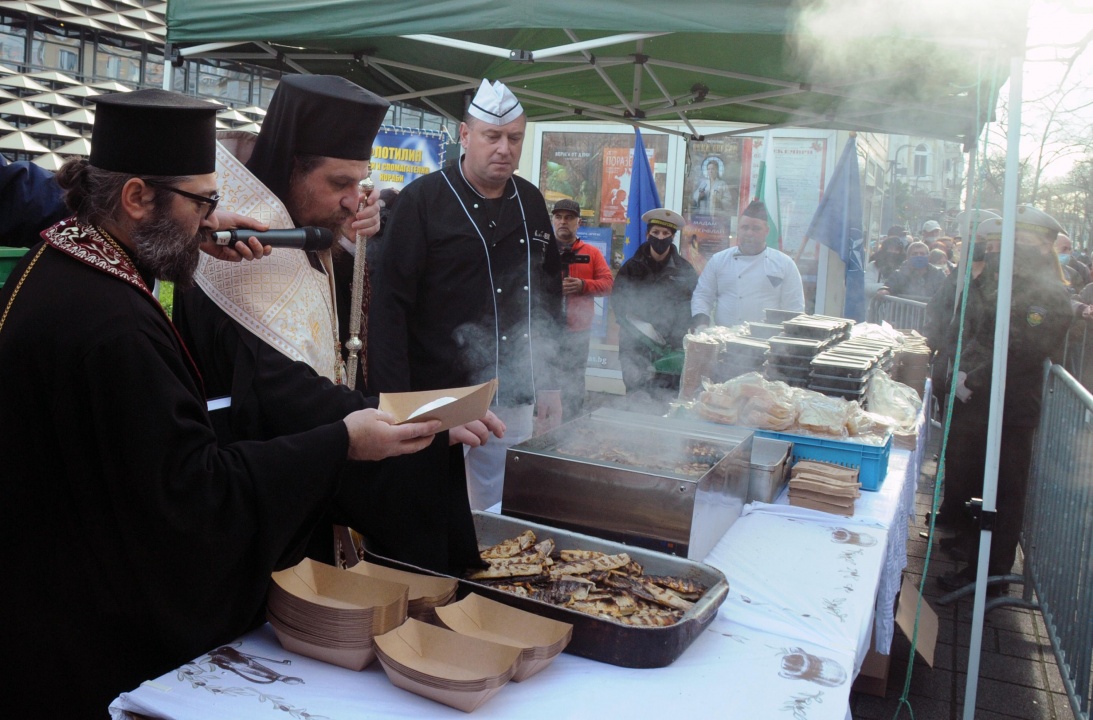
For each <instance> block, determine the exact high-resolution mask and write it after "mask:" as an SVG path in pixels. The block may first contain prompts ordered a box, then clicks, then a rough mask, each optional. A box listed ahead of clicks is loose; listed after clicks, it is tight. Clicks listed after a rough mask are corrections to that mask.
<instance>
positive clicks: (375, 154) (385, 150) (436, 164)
mask: <svg viewBox="0 0 1093 720" xmlns="http://www.w3.org/2000/svg"><path fill="white" fill-rule="evenodd" d="M446 142H447V139H446V138H445V136H444V133H442V132H439V131H434V130H418V129H415V128H402V127H392V126H390V125H384V126H383V127H381V128H380V131H379V134H378V135H376V141H375V143H373V144H372V182H374V183H375V184H376V189H377V190H382V189H384V188H395V189H397V190H401V189H402V188H404V187H406V186H407V185H409V184H410V183H411V182H413V181H414V180H417V179H418V178H419V177H421V176H422V175H428V174H429V173H431V172H432V171H434V170H439V169H440V167H441V166H442V165H443V164H444V147H445V143H446Z"/></svg>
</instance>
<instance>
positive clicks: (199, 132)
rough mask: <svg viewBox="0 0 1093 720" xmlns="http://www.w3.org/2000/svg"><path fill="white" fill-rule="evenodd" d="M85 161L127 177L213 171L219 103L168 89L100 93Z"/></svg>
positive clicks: (193, 173)
mask: <svg viewBox="0 0 1093 720" xmlns="http://www.w3.org/2000/svg"><path fill="white" fill-rule="evenodd" d="M92 101H93V102H94V103H95V125H94V127H93V129H92V131H91V157H90V159H89V160H88V162H89V163H90V164H91V165H92V166H94V167H97V168H99V169H100V170H112V171H114V172H121V173H130V174H132V175H207V174H208V173H211V172H216V113H217V111H219V110H223V109H224V106H223V105H218V104H216V103H212V102H207V101H205V100H198V99H197V98H195V97H190V96H188V95H182V94H179V93H175V92H169V91H167V90H136V91H134V92H126V93H115V94H112V95H100V96H99V97H95V98H92Z"/></svg>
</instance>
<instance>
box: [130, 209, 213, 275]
mask: <svg viewBox="0 0 1093 720" xmlns="http://www.w3.org/2000/svg"><path fill="white" fill-rule="evenodd" d="M201 236H202V233H201V232H198V233H197V234H196V235H191V234H189V233H187V232H186V231H185V230H183V229H182V228H181V226H180V225H179V224H178V223H177V222H175V220H174V219H173V218H172V217H171V216H170V213H168V212H165V211H164V212H161V211H160V210H159V209H158V208H157V209H156V210H155V212H154V214H153V216H152V218H151V219H150V220H148V221H147V222H144V223H141V224H140V225H138V226H137V227H135V228H134V229H133V231H132V233H131V235H130V239H131V240H132V241H133V246H134V247H135V248H136V251H135V252H136V256H137V264H138V265H140V266H141V268H143V269H144V270H146V271H147V272H150V273H152V275H153V276H154V277H155V278H156V279H157V280H169V281H171V282H173V283H175V284H177V285H181V286H183V287H186V286H189V285H190V283H191V282H192V281H193V277H194V272H195V271H196V270H197V261H198V259H199V258H200V252H201V250H200V248H199V247H198V245H199V244H200V242H201Z"/></svg>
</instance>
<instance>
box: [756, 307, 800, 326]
mask: <svg viewBox="0 0 1093 720" xmlns="http://www.w3.org/2000/svg"><path fill="white" fill-rule="evenodd" d="M763 314H764V315H765V316H766V320H767V322H768V323H774V324H781V323H784V322H785V321H786V320H792V319H793V318H795V317H797V316H798V315H804V312H798V311H796V310H779V309H777V308H766V309H765V310H763Z"/></svg>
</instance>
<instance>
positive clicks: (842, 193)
mask: <svg viewBox="0 0 1093 720" xmlns="http://www.w3.org/2000/svg"><path fill="white" fill-rule="evenodd" d="M808 237H810V238H812V239H813V240H815V241H816V242H819V243H822V244H824V245H826V246H828V247H829V248H831V249H832V250H834V251H835V252H836V253H838V255H839V258H840V259H842V261H843V262H844V263H845V264H846V302H845V304H844V305H843V317H847V318H850V319H851V320H858V321H861V320H865V309H866V308H865V306H866V303H865V248H864V247H863V246H862V210H861V176H860V175H859V173H858V141H857V138H856V136H855V135H854V134H853V133H851V136H850V141H849V142H848V143H847V144H846V147H845V148H843V154H842V156H840V157H839V162H838V164H836V165H835V172H834V173H833V174H832V176H831V182H830V183H829V184H828V186H827V188H826V189H825V190H824V196H823V197H822V198H820V205H819V207H817V208H816V214H815V215H813V216H812V222H811V223H809V226H808Z"/></svg>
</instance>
